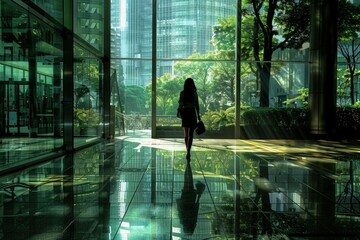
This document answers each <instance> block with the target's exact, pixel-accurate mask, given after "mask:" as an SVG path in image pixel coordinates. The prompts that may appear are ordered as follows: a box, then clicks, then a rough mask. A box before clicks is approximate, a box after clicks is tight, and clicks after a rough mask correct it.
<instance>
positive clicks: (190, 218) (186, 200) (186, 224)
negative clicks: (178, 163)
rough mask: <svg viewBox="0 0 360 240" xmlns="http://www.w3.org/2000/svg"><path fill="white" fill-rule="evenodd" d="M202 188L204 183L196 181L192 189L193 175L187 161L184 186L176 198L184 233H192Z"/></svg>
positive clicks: (203, 188)
mask: <svg viewBox="0 0 360 240" xmlns="http://www.w3.org/2000/svg"><path fill="white" fill-rule="evenodd" d="M204 190H205V184H204V183H201V182H197V183H196V189H194V185H193V175H192V171H191V166H190V163H189V162H188V163H187V164H186V169H185V175H184V188H183V190H182V192H181V197H180V198H179V199H177V200H176V203H177V208H178V213H179V218H180V223H181V225H182V226H183V231H184V233H186V234H188V235H191V234H193V233H194V230H195V227H196V222H197V215H198V211H199V200H200V197H201V194H202V193H203V192H204Z"/></svg>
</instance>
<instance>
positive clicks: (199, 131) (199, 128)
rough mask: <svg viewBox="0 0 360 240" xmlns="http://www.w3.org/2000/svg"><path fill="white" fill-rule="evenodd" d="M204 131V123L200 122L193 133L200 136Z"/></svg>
mask: <svg viewBox="0 0 360 240" xmlns="http://www.w3.org/2000/svg"><path fill="white" fill-rule="evenodd" d="M205 131H206V129H205V125H204V122H203V121H201V120H200V121H199V122H198V123H197V126H196V129H195V132H196V134H197V135H200V134H203V133H204V132H205Z"/></svg>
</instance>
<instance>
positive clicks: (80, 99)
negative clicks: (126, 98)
mask: <svg viewBox="0 0 360 240" xmlns="http://www.w3.org/2000/svg"><path fill="white" fill-rule="evenodd" d="M74 55H75V56H74V59H75V61H74V117H75V119H74V137H75V140H76V141H75V147H76V146H79V145H82V144H84V143H88V142H89V141H93V140H96V139H97V138H99V136H101V135H102V133H103V128H102V122H103V119H102V117H101V114H100V113H101V109H102V102H101V101H100V74H101V73H102V72H103V70H102V64H101V62H100V60H99V59H98V58H96V56H94V55H93V54H91V53H90V52H88V51H87V50H85V49H84V48H82V47H80V46H79V45H77V44H76V45H75V53H74ZM78 137H79V138H78Z"/></svg>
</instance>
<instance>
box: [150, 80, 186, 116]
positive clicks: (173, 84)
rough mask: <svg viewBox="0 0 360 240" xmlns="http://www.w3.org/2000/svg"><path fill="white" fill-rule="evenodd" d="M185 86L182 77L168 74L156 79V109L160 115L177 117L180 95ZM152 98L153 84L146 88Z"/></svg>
mask: <svg viewBox="0 0 360 240" xmlns="http://www.w3.org/2000/svg"><path fill="white" fill-rule="evenodd" d="M182 86H183V80H182V79H180V77H173V76H172V75H171V74H170V73H166V74H164V75H162V76H160V77H158V78H157V79H156V107H157V110H158V112H157V114H159V115H175V114H176V109H177V107H178V100H179V93H180V91H181V89H182ZM146 88H147V91H148V92H149V93H150V94H149V95H150V96H151V83H150V84H148V85H147V86H146Z"/></svg>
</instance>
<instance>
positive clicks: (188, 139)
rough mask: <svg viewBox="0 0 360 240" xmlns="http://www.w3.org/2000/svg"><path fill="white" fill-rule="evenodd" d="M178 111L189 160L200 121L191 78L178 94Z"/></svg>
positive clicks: (194, 88) (195, 93)
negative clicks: (195, 131)
mask: <svg viewBox="0 0 360 240" xmlns="http://www.w3.org/2000/svg"><path fill="white" fill-rule="evenodd" d="M179 109H180V112H181V126H182V127H183V129H184V139H185V146H186V159H188V160H190V150H191V146H192V143H193V138H194V130H195V128H196V125H197V121H198V120H199V121H200V114H199V99H198V95H197V90H196V86H195V83H194V80H193V79H192V78H187V79H186V80H185V83H184V89H183V90H182V91H181V92H180V98H179Z"/></svg>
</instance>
